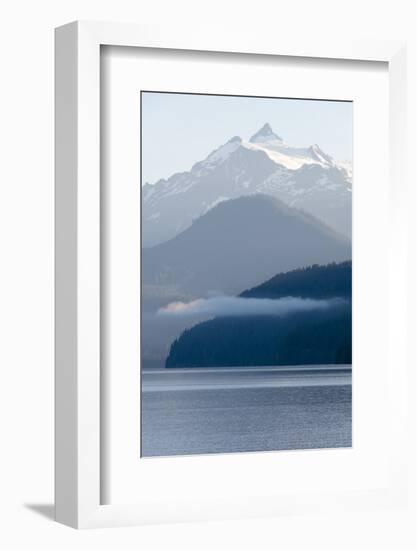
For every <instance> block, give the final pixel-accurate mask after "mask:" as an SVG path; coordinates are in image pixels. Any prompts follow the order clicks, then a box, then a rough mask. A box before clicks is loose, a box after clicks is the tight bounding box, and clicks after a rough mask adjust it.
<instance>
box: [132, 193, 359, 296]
mask: <svg viewBox="0 0 417 550" xmlns="http://www.w3.org/2000/svg"><path fill="white" fill-rule="evenodd" d="M350 258H351V244H350V240H349V239H347V238H346V237H344V236H342V235H340V234H338V233H336V232H335V231H333V230H332V229H330V228H329V227H328V226H326V225H325V224H323V223H322V222H320V221H318V220H316V219H315V218H314V217H313V216H311V215H310V214H307V213H305V212H302V211H299V210H297V209H295V208H291V207H289V206H287V205H286V204H284V203H283V202H282V201H280V200H278V199H276V198H274V197H271V196H268V195H262V194H256V195H250V196H246V197H240V198H237V199H232V200H228V201H224V202H221V203H219V204H217V205H216V206H215V207H213V208H212V209H211V210H209V211H208V212H207V213H206V214H204V215H203V216H201V217H200V218H198V219H197V220H196V221H195V222H194V223H192V225H191V226H190V227H189V228H188V229H186V230H184V231H183V232H182V233H180V234H179V235H177V236H176V237H174V238H173V239H171V240H169V241H166V242H164V243H162V244H159V245H157V246H154V247H152V248H144V249H143V251H142V285H143V288H148V287H149V288H151V287H154V286H156V285H158V287H170V288H172V287H175V288H176V289H177V291H178V292H179V293H181V292H183V293H184V292H186V293H190V292H192V293H194V294H195V295H197V296H201V295H207V293H210V291H212V292H223V293H228V294H236V293H239V292H242V291H243V290H244V289H247V288H248V287H251V286H253V285H255V284H259V281H265V280H266V279H269V278H270V277H272V276H273V275H274V274H276V273H279V272H282V271H288V270H291V269H295V268H299V267H303V266H306V265H309V264H315V263H327V262H330V261H343V260H347V259H350Z"/></svg>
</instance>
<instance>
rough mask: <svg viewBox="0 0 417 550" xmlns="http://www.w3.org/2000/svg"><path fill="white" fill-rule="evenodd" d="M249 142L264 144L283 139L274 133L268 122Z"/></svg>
mask: <svg viewBox="0 0 417 550" xmlns="http://www.w3.org/2000/svg"><path fill="white" fill-rule="evenodd" d="M249 141H250V143H264V142H266V141H282V138H280V137H279V136H277V134H275V133H274V131H273V130H272V128H271V125H270V124H269V123H268V122H267V123H266V124H264V125H263V126H262V128H261V129H260V130H258V131H257V132H256V134H253V136H252V137H251V138H250V140H249Z"/></svg>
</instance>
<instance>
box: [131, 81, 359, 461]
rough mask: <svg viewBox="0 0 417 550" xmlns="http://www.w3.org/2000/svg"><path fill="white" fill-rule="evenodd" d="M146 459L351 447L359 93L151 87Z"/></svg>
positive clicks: (145, 245) (144, 264)
mask: <svg viewBox="0 0 417 550" xmlns="http://www.w3.org/2000/svg"><path fill="white" fill-rule="evenodd" d="M140 110H141V151H140V162H141V213H142V217H141V335H140V339H141V365H140V377H141V451H140V454H141V456H142V457H153V456H174V455H195V454H210V453H233V452H262V451H284V450H302V449H330V448H337V447H350V446H351V445H352V242H351V241H352V239H351V237H352V102H349V101H334V100H324V99H323V100H317V99H315V100H307V99H296V98H275V97H248V96H230V95H207V94H191V93H190V94H188V93H174V92H161V91H146V92H145V91H142V92H141V95H140Z"/></svg>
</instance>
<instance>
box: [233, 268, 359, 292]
mask: <svg viewBox="0 0 417 550" xmlns="http://www.w3.org/2000/svg"><path fill="white" fill-rule="evenodd" d="M240 296H241V297H242V298H269V299H274V300H276V299H279V298H283V297H285V296H292V297H297V298H313V299H326V298H335V297H340V298H345V299H347V300H351V299H352V262H351V261H347V262H341V263H339V264H337V263H334V262H333V263H331V264H327V265H317V264H315V265H311V266H307V267H303V268H301V269H295V270H294V271H290V272H286V273H278V274H277V275H275V277H272V279H269V280H268V281H265V282H264V283H262V284H260V285H258V286H256V287H254V288H251V289H249V290H245V291H244V292H242V293H241V295H240Z"/></svg>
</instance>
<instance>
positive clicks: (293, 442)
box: [142, 365, 352, 457]
mask: <svg viewBox="0 0 417 550" xmlns="http://www.w3.org/2000/svg"><path fill="white" fill-rule="evenodd" d="M351 445H352V371H351V365H323V366H322V365H320V366H317V365H314V366H302V367H256V368H255V367H246V368H236V367H230V368H217V367H216V368H198V369H197V368H196V369H152V370H143V371H142V456H148V457H150V456H168V455H192V454H208V453H231V452H239V451H240V452H244V451H246V452H248V451H272V450H289V449H319V448H335V447H350V446H351Z"/></svg>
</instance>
